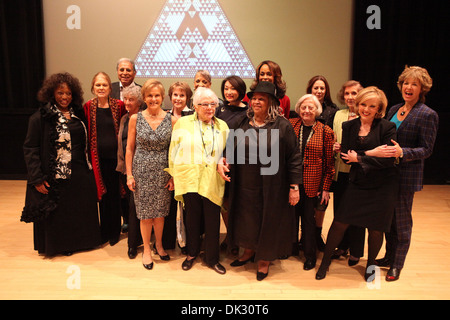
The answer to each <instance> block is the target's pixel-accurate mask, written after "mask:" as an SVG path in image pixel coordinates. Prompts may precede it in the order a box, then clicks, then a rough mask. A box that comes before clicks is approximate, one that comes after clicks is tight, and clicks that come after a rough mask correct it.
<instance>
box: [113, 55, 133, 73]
mask: <svg viewBox="0 0 450 320" xmlns="http://www.w3.org/2000/svg"><path fill="white" fill-rule="evenodd" d="M124 61H126V62H129V63H131V65H132V66H133V71H136V66H135V64H134V61H133V60H131V59H129V58H120V59H119V61H117V65H116V70H119V64H120V63H121V62H124Z"/></svg>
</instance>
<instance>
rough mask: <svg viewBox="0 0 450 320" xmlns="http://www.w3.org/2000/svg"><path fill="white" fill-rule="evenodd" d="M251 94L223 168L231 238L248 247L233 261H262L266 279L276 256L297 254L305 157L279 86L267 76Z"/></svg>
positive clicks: (237, 263) (261, 274) (261, 275)
mask: <svg viewBox="0 0 450 320" xmlns="http://www.w3.org/2000/svg"><path fill="white" fill-rule="evenodd" d="M248 96H249V98H250V108H249V110H248V112H247V117H244V118H243V120H242V121H240V122H239V124H238V125H237V127H235V128H231V129H235V130H232V131H231V132H230V136H229V139H228V144H227V153H226V159H224V161H223V163H224V164H223V165H222V164H220V165H218V171H219V173H220V174H221V175H222V177H223V178H224V179H225V180H226V181H229V182H230V216H229V230H228V231H229V233H230V237H231V241H232V243H236V244H237V245H239V246H240V247H243V248H244V253H243V255H242V256H241V257H240V258H239V259H237V260H235V261H233V262H232V263H231V266H242V265H244V264H246V263H247V262H249V261H257V263H258V267H257V279H258V280H263V279H264V278H265V277H266V276H267V274H268V272H269V264H270V261H273V260H275V259H277V258H278V257H280V256H283V255H288V254H290V253H291V242H292V239H294V238H295V230H294V206H295V204H296V203H297V202H298V201H299V191H298V185H299V184H300V183H301V181H302V179H301V174H302V170H301V157H300V153H299V148H298V140H297V138H296V135H295V133H294V131H293V128H292V126H291V125H290V123H289V121H288V120H287V119H285V118H284V117H283V116H282V115H280V111H279V100H278V98H277V97H276V95H275V86H274V85H273V84H272V83H270V82H266V81H262V82H260V83H259V84H258V85H257V86H256V88H255V89H254V90H253V91H251V92H249V93H248Z"/></svg>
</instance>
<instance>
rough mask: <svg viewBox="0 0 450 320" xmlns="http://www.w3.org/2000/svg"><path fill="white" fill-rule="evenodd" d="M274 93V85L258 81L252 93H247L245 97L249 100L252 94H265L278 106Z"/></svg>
mask: <svg viewBox="0 0 450 320" xmlns="http://www.w3.org/2000/svg"><path fill="white" fill-rule="evenodd" d="M276 92H277V88H276V87H275V85H274V84H273V83H272V82H269V81H260V82H258V84H257V85H256V87H255V89H253V90H252V91H250V92H249V93H247V96H248V97H249V98H250V99H251V98H252V97H253V94H254V93H265V94H268V95H270V96H272V98H273V99H274V100H275V102H276V103H277V104H278V105H279V104H280V100H279V99H278V98H277V96H276Z"/></svg>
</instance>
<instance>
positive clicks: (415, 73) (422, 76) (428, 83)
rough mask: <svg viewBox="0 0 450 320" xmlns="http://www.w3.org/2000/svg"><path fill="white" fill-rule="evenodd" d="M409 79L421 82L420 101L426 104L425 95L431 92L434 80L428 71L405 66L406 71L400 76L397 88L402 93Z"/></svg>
mask: <svg viewBox="0 0 450 320" xmlns="http://www.w3.org/2000/svg"><path fill="white" fill-rule="evenodd" d="M408 78H411V79H416V80H419V82H420V85H421V90H420V95H419V100H420V102H422V103H424V102H425V95H426V94H427V93H428V92H430V90H431V87H432V86H433V79H431V77H430V75H429V74H428V71H427V69H425V68H422V67H417V66H413V67H408V66H405V69H404V70H403V72H402V73H401V74H400V76H399V77H398V81H397V87H398V89H399V90H400V92H401V91H402V86H403V83H404V82H405V80H406V79H408Z"/></svg>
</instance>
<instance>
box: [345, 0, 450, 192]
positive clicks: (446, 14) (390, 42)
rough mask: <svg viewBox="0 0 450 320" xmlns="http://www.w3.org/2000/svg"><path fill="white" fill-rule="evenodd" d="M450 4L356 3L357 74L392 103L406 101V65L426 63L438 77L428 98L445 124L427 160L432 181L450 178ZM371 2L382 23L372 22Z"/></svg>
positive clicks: (427, 175)
mask: <svg viewBox="0 0 450 320" xmlns="http://www.w3.org/2000/svg"><path fill="white" fill-rule="evenodd" d="M448 4H449V2H448V0H430V1H411V0H382V1H379V0H370V1H367V0H355V3H354V6H355V7H354V10H355V12H354V36H353V65H352V77H353V79H355V80H358V81H360V82H361V84H362V85H363V86H370V85H375V86H377V87H379V88H380V89H382V90H383V91H384V92H385V93H386V96H387V97H388V100H389V107H391V106H393V105H395V104H397V103H401V102H402V98H401V94H400V92H399V90H398V88H397V79H398V76H399V75H400V74H401V72H402V71H403V69H404V67H405V65H409V66H421V67H424V68H426V69H427V70H428V72H429V74H430V76H431V78H432V79H433V87H432V88H431V91H430V92H429V94H428V95H427V98H426V104H427V105H428V106H429V107H431V108H433V109H434V110H436V111H437V112H438V114H439V117H440V124H439V131H438V137H437V140H436V144H435V149H434V152H433V155H432V156H431V157H430V158H429V159H428V160H426V167H425V183H428V184H441V183H450V171H449V169H448V163H449V160H450V157H449V154H450V152H449V151H448V150H449V147H450V144H449V137H450V113H449V111H450V106H449V104H450V103H449V99H448V98H447V96H448V91H449V88H448V79H447V75H448V70H449V65H450V63H449V62H448V60H449V58H450V43H449V34H450V11H449V10H448V8H449V6H448ZM370 5H377V6H378V7H379V8H380V11H379V12H380V18H381V28H380V29H372V30H371V29H369V28H368V27H367V20H368V19H369V18H370V17H371V16H372V12H369V13H367V9H368V7H369V6H370ZM444 77H445V78H444Z"/></svg>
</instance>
